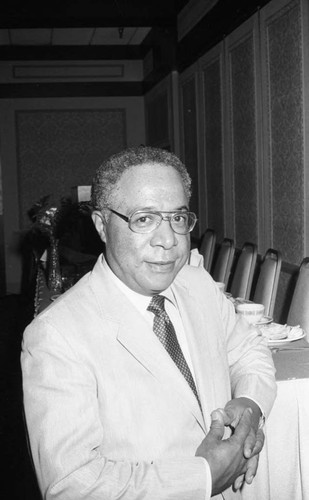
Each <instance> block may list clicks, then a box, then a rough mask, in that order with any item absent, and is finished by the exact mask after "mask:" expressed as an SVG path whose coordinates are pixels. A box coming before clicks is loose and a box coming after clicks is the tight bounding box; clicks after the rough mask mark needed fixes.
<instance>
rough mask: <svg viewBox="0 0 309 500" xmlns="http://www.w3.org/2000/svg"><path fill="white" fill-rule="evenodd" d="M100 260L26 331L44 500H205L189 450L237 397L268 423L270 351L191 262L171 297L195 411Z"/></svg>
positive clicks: (27, 380)
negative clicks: (191, 376) (184, 342)
mask: <svg viewBox="0 0 309 500" xmlns="http://www.w3.org/2000/svg"><path fill="white" fill-rule="evenodd" d="M101 259H102V257H99V259H98V261H97V263H96V265H95V267H94V269H93V271H92V272H90V273H88V274H87V275H86V276H85V277H83V278H82V279H81V280H80V281H79V282H78V283H77V284H76V285H75V286H74V287H73V288H72V289H70V290H69V291H68V292H66V293H65V294H64V295H63V296H61V297H60V298H59V299H58V300H57V301H56V302H54V303H53V304H52V305H51V306H49V307H48V308H47V309H45V310H44V311H43V312H42V313H41V314H40V315H39V316H38V317H37V318H36V319H35V320H34V321H33V322H32V323H31V324H30V325H29V326H28V327H27V329H26V331H25V333H24V341H23V352H22V358H21V360H22V372H23V389H24V408H25V415H26V422H27V427H28V432H29V438H30V444H31V450H32V456H33V460H34V465H35V469H36V473H37V477H38V481H39V485H40V488H41V491H42V493H43V495H44V498H47V499H61V500H67V499H70V500H79V499H83V500H92V499H95V500H107V499H112V500H115V499H118V498H121V499H123V500H135V499H142V498H143V499H147V500H156V499H157V500H172V499H175V500H200V499H201V500H205V499H207V498H209V496H210V488H211V481H210V480H209V467H208V464H207V463H206V461H205V460H204V459H203V458H200V457H195V452H196V449H197V447H198V446H199V445H200V443H201V442H202V440H203V439H204V437H205V435H206V433H207V431H208V429H209V425H210V413H211V411H213V410H214V409H216V408H218V407H223V406H224V405H225V404H226V402H227V401H229V400H230V399H231V395H232V394H233V397H238V396H247V397H251V398H252V399H253V400H255V401H256V402H257V403H258V404H259V405H260V407H261V409H262V411H263V412H264V414H265V415H266V416H267V415H268V413H269V412H270V409H271V406H272V403H273V400H274V397H275V380H274V367H273V363H272V359H271V355H270V352H269V349H268V348H267V347H266V346H265V344H264V342H263V340H262V339H261V337H258V336H257V332H256V330H255V328H253V327H248V325H247V324H246V323H245V322H244V321H243V320H239V321H236V318H235V313H234V308H233V305H232V303H231V302H230V301H228V300H227V299H226V297H225V296H224V295H223V294H222V293H221V292H219V291H218V289H217V287H216V285H215V284H214V281H213V280H212V278H211V277H210V276H209V274H208V273H207V272H206V271H205V270H204V269H202V268H197V267H193V266H189V265H186V266H185V267H184V268H183V269H182V270H181V272H180V273H179V275H178V276H177V278H176V279H175V281H174V283H173V285H172V289H173V293H174V295H175V297H176V301H177V305H178V308H179V311H180V314H181V318H182V321H183V325H184V329H185V331H186V335H187V339H188V344H189V350H190V356H191V358H192V363H193V366H194V373H195V377H196V385H197V389H198V392H199V396H200V400H201V404H202V409H203V413H202V412H201V410H200V408H199V405H198V402H197V400H196V398H195V396H194V394H193V392H192V390H191V389H190V387H189V386H188V384H187V382H186V381H185V379H184V378H183V376H182V374H181V373H180V372H179V370H178V368H177V367H176V366H175V364H174V363H173V361H172V360H171V358H170V357H169V355H168V354H167V352H166V351H165V349H164V347H163V346H162V345H161V343H160V341H159V340H158V339H157V338H156V336H155V335H154V334H153V332H152V329H151V327H150V326H149V324H148V323H147V322H146V320H145V319H144V318H143V317H142V316H141V315H140V314H139V313H138V312H137V310H134V309H135V308H132V304H131V302H130V301H129V300H128V299H127V298H126V297H125V296H124V295H123V293H122V292H121V291H120V290H119V289H118V287H117V286H116V285H115V283H114V282H111V280H110V279H108V276H106V272H105V271H104V268H103V266H102V261H101ZM237 495H238V494H236V496H235V494H234V493H233V492H232V491H231V489H229V490H227V491H226V492H224V494H223V496H224V498H237Z"/></svg>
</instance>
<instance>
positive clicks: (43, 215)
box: [28, 195, 90, 242]
mask: <svg viewBox="0 0 309 500" xmlns="http://www.w3.org/2000/svg"><path fill="white" fill-rule="evenodd" d="M89 213H90V204H89V203H88V202H85V201H82V202H79V203H74V202H72V200H71V199H70V198H61V200H60V204H59V203H57V202H55V201H54V200H52V197H51V195H47V196H43V197H42V198H40V199H39V200H38V201H37V202H36V203H35V204H34V205H33V206H32V207H31V208H30V210H29V211H28V216H29V218H30V220H31V222H32V230H33V231H34V232H37V231H39V232H41V233H43V235H45V236H47V237H48V239H49V241H50V242H53V241H55V240H59V239H61V237H62V236H63V235H65V234H66V233H69V232H70V231H71V228H72V226H74V223H75V222H76V221H77V219H78V217H79V216H80V215H81V214H89Z"/></svg>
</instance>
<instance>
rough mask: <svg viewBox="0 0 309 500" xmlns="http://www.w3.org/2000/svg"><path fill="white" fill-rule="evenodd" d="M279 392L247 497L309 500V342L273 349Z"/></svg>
mask: <svg viewBox="0 0 309 500" xmlns="http://www.w3.org/2000/svg"><path fill="white" fill-rule="evenodd" d="M273 359H274V363H275V366H276V370H277V372H276V379H277V382H278V394H277V399H276V401H275V404H274V406H273V409H272V412H271V414H270V416H269V418H268V420H267V422H266V425H265V436H266V439H265V445H264V448H263V450H262V453H261V456H260V463H259V470H258V474H257V476H256V478H255V480H254V482H253V484H252V485H245V486H244V488H243V498H244V500H253V499H254V500H309V344H308V343H307V341H306V340H305V339H302V340H298V341H295V342H291V343H289V344H284V347H283V346H282V349H281V350H278V351H277V352H273Z"/></svg>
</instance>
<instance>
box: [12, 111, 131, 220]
mask: <svg viewBox="0 0 309 500" xmlns="http://www.w3.org/2000/svg"><path fill="white" fill-rule="evenodd" d="M16 138H17V145H18V148H17V151H18V154H17V163H18V174H19V198H20V216H21V217H20V218H21V228H25V227H26V226H27V225H28V223H29V220H28V217H27V211H28V210H29V208H30V207H31V206H32V205H33V204H34V203H35V202H36V201H38V200H39V199H40V198H41V197H42V196H45V195H48V194H51V195H52V196H53V197H55V199H56V200H57V199H58V200H59V199H60V198H61V197H63V196H65V197H67V196H70V194H71V187H72V186H77V185H89V184H91V180H92V176H93V174H94V172H95V170H96V168H97V167H98V165H99V164H100V163H101V162H102V161H103V160H104V159H105V158H107V157H108V156H109V155H110V154H112V153H115V152H117V151H119V150H121V149H122V148H124V147H125V146H126V130H125V110H123V109H109V110H106V109H105V110H94V111H92V110H74V111H68V110H53V111H18V112H16Z"/></svg>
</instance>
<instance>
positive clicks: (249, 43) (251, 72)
mask: <svg viewBox="0 0 309 500" xmlns="http://www.w3.org/2000/svg"><path fill="white" fill-rule="evenodd" d="M256 24H257V22H256V16H254V17H253V18H252V19H251V20H249V22H247V23H245V24H244V25H243V26H242V27H241V28H240V29H238V30H236V31H235V32H234V33H233V34H232V35H231V36H229V37H227V40H226V72H227V74H226V79H227V82H228V92H227V101H228V103H227V124H228V127H229V131H228V133H227V138H228V141H227V143H226V145H225V147H226V149H227V154H228V157H229V158H230V163H228V164H227V165H226V168H232V172H233V175H232V182H231V186H230V187H229V186H227V185H226V189H232V190H233V206H232V207H231V210H232V211H233V213H234V228H235V229H234V239H235V243H236V245H237V246H238V247H241V246H242V245H243V243H244V242H245V241H253V242H256V243H257V242H258V169H259V168H260V165H259V163H258V147H259V145H258V141H257V138H258V134H257V127H258V123H257V120H258V111H257V106H258V103H257V91H256V78H255V75H256V64H257V60H258V46H257V44H256V43H255V38H256Z"/></svg>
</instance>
